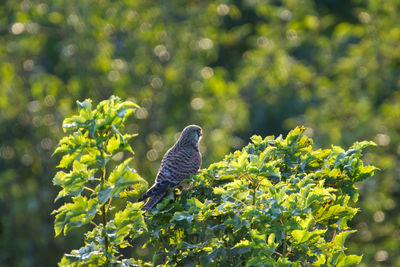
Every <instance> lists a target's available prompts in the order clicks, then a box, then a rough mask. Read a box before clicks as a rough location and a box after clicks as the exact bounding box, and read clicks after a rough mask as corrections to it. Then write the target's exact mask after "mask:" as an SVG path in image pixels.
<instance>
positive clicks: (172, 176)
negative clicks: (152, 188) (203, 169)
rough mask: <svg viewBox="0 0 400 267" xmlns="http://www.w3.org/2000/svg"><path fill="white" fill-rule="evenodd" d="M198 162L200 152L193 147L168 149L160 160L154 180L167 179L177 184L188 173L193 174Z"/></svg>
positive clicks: (199, 161)
mask: <svg viewBox="0 0 400 267" xmlns="http://www.w3.org/2000/svg"><path fill="white" fill-rule="evenodd" d="M200 164H201V156H200V153H199V152H197V151H196V150H194V149H180V150H177V151H168V152H167V153H166V154H165V156H164V158H163V160H162V162H161V166H160V170H159V172H158V175H157V178H156V182H163V181H167V182H168V183H170V184H172V185H174V184H175V185H177V184H179V183H180V182H181V181H182V180H183V179H186V178H188V177H189V175H190V174H195V173H196V172H197V171H198V170H199V168H200Z"/></svg>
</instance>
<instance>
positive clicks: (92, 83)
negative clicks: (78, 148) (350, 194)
mask: <svg viewBox="0 0 400 267" xmlns="http://www.w3.org/2000/svg"><path fill="white" fill-rule="evenodd" d="M399 11H400V2H399V1H397V0H385V1H382V0H381V1H379V0H365V1H362V0H324V1H317V0H314V1H311V0H286V1H274V0H267V1H261V0H243V1H240V0H224V1H219V0H218V1H205V0H203V1H182V0H176V1H148V0H133V1H132V0H120V1H106V0H79V1H78V0H70V1H63V0H52V1H50V0H42V1H39V0H23V1H15V0H3V1H2V2H1V5H0V125H1V127H0V140H1V141H0V265H2V266H54V265H55V264H56V263H57V262H58V261H59V260H60V259H61V256H62V254H63V253H66V252H69V251H70V250H71V249H75V248H79V247H81V246H82V236H81V235H82V233H83V231H84V229H83V230H74V231H72V233H71V234H70V235H68V236H67V237H57V238H56V239H55V238H54V231H53V220H54V217H53V216H52V215H50V213H51V211H52V210H53V209H54V208H55V207H58V206H59V205H61V204H62V203H59V202H57V203H55V204H54V203H53V199H54V197H55V196H56V193H57V190H58V188H55V187H54V186H53V185H52V182H51V180H52V178H53V176H54V174H55V172H56V169H55V165H56V162H57V160H58V158H57V157H51V154H52V152H53V150H54V147H55V145H56V143H57V140H58V139H59V138H60V137H61V136H63V132H62V129H61V122H62V120H63V118H64V117H65V116H67V115H71V114H72V113H73V112H76V103H75V101H76V100H83V99H85V98H88V97H89V98H92V99H93V100H94V103H98V102H99V101H100V100H103V99H105V98H108V97H109V96H110V95H112V94H115V95H118V96H120V97H121V98H123V99H131V100H133V101H135V102H136V103H138V104H139V105H140V106H141V109H139V110H138V111H137V112H136V114H135V116H134V117H135V118H132V119H131V120H130V121H129V124H128V126H127V131H129V132H139V134H140V135H139V137H138V138H136V139H134V140H133V141H132V146H133V148H134V150H135V151H136V156H135V161H134V162H135V163H134V164H135V166H134V167H135V168H137V169H138V171H139V172H140V174H141V175H142V176H143V177H145V178H146V179H147V180H148V181H149V182H152V181H153V180H154V177H155V174H156V171H157V168H158V166H159V163H160V160H161V158H162V156H163V154H164V153H165V151H166V150H167V149H168V147H170V146H171V145H172V144H173V143H174V141H175V138H176V134H177V133H178V132H179V131H180V130H181V129H182V128H183V127H184V126H186V125H187V124H191V123H195V124H199V125H201V126H202V127H203V131H204V138H203V141H202V147H201V149H202V152H203V155H204V157H203V161H204V163H203V167H207V166H208V165H209V164H210V163H211V162H214V161H216V160H220V159H221V158H222V157H223V155H225V154H226V153H228V152H230V151H233V150H235V149H238V148H241V147H242V146H244V145H245V144H246V143H247V142H248V140H249V137H250V136H251V135H252V134H259V135H262V136H266V135H271V134H275V135H279V134H281V133H282V134H285V133H287V131H288V130H289V129H291V128H293V127H295V126H296V125H306V126H307V127H308V130H307V134H308V135H309V136H312V137H313V138H314V140H315V143H316V144H315V145H316V146H317V147H329V146H330V145H331V144H335V145H341V146H344V147H348V146H349V145H350V144H351V143H353V142H355V141H357V140H365V139H366V140H373V141H375V142H376V143H377V144H378V147H377V148H374V149H369V152H368V153H367V154H366V155H365V161H366V162H367V163H373V164H375V165H376V166H377V167H379V168H380V169H381V171H379V172H377V174H376V175H375V177H373V178H372V179H369V180H367V181H365V182H363V183H361V184H359V185H358V187H359V190H360V202H359V203H358V205H359V207H360V212H359V214H358V215H357V216H356V218H355V219H354V220H353V221H352V227H354V228H356V229H357V230H358V232H357V233H355V234H353V235H352V236H351V238H350V239H349V240H348V241H347V244H348V247H349V250H350V251H349V253H356V254H364V258H363V261H362V264H361V266H400V215H399V214H400V205H399V203H400V176H399V173H400V168H399V167H398V166H399V155H400V136H399V134H398V133H399V131H400V91H399V88H400V20H399V17H398V16H399V15H398V14H399ZM138 253H141V254H143V251H138Z"/></svg>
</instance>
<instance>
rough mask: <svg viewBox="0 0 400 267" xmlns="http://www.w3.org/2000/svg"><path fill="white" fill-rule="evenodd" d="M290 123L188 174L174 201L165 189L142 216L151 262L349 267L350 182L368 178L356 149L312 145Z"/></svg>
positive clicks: (356, 258)
mask: <svg viewBox="0 0 400 267" xmlns="http://www.w3.org/2000/svg"><path fill="white" fill-rule="evenodd" d="M304 130H305V128H304V127H297V128H296V129H294V130H293V131H291V132H290V133H289V134H288V136H287V137H286V138H285V139H283V138H282V137H278V138H276V139H275V138H274V137H273V136H269V137H266V138H265V139H262V138H261V137H260V136H253V137H252V142H251V143H250V144H249V145H247V146H246V147H244V148H243V149H242V150H241V151H236V152H234V153H233V154H230V155H228V156H226V157H225V159H224V160H223V161H221V162H218V163H215V164H212V165H211V166H210V167H208V168H207V169H205V170H203V171H201V172H200V173H199V174H198V175H197V176H196V177H192V179H191V182H192V185H191V187H190V188H189V189H186V190H182V192H181V194H180V195H178V196H177V197H176V199H175V200H174V201H172V199H173V194H170V196H169V197H168V198H166V199H165V200H164V201H163V202H162V203H160V204H159V205H158V206H157V207H156V209H154V210H153V212H151V213H150V214H149V216H147V218H146V223H147V227H148V229H149V230H150V229H151V233H152V235H151V238H150V239H149V240H148V243H150V244H152V246H153V247H155V248H156V249H157V252H156V254H155V257H154V259H153V261H154V262H156V263H163V264H165V265H167V266H183V265H189V266H190V265H193V266H195V265H198V264H201V265H202V266H208V265H210V264H211V265H210V266H244V265H246V266H275V265H277V266H300V265H304V264H312V265H315V266H349V265H354V264H356V263H358V262H360V260H361V256H356V255H346V254H345V250H346V248H345V246H344V242H345V239H346V237H347V236H348V235H349V234H350V233H352V232H354V231H352V230H351V229H349V227H348V225H347V222H348V221H349V220H350V219H351V218H353V216H354V215H355V214H356V213H357V209H356V208H352V207H350V206H349V204H350V203H353V204H354V203H355V202H356V201H357V197H358V194H357V189H356V188H355V186H354V183H356V182H358V181H361V180H363V179H365V178H367V177H370V176H372V175H373V173H374V170H375V167H373V166H364V165H363V163H362V161H361V159H360V157H361V152H362V150H363V149H364V148H365V147H367V146H370V145H374V144H373V143H372V142H360V143H355V144H354V145H353V146H352V147H351V148H350V149H349V150H347V151H345V150H343V149H342V148H340V147H336V146H333V147H332V148H331V149H325V150H321V149H318V150H313V148H312V140H311V139H310V138H308V137H307V136H305V135H304Z"/></svg>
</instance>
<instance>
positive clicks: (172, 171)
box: [137, 125, 203, 212]
mask: <svg viewBox="0 0 400 267" xmlns="http://www.w3.org/2000/svg"><path fill="white" fill-rule="evenodd" d="M202 135H203V134H202V129H201V127H200V126H198V125H189V126H187V127H185V128H184V129H183V131H182V132H181V135H180V137H179V139H178V141H176V143H175V144H174V145H173V146H172V147H171V148H170V149H169V150H168V151H167V152H166V153H165V155H164V157H163V159H162V161H161V166H160V168H159V170H158V173H157V177H156V180H155V182H154V184H153V185H152V186H151V187H150V188H149V190H147V191H146V192H145V193H144V194H143V195H142V196H141V197H140V198H139V199H138V200H137V202H141V201H145V200H146V199H148V198H149V200H148V201H147V202H146V204H145V205H144V206H143V207H142V211H145V212H146V211H148V210H150V209H151V208H153V207H154V206H155V205H156V204H157V203H158V202H160V201H161V200H162V198H163V197H164V196H165V194H166V193H167V189H168V187H170V188H171V189H174V188H176V187H177V186H178V185H179V183H180V182H181V181H182V180H184V179H186V178H189V176H190V175H191V174H196V173H197V171H198V170H199V169H200V166H201V153H200V151H199V142H200V139H201V137H202Z"/></svg>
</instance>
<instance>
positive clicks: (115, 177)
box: [108, 158, 147, 196]
mask: <svg viewBox="0 0 400 267" xmlns="http://www.w3.org/2000/svg"><path fill="white" fill-rule="evenodd" d="M131 160H132V158H130V159H127V160H125V161H124V162H123V163H121V164H119V165H118V166H117V167H116V168H115V169H114V170H113V171H112V172H111V174H110V176H109V178H108V182H109V183H110V184H111V185H112V186H114V190H113V192H112V196H118V195H119V194H120V193H121V192H122V191H123V190H125V189H126V188H128V187H130V186H132V185H134V184H143V185H146V186H147V182H146V181H145V180H143V178H141V177H140V176H139V174H138V173H137V172H136V171H135V170H134V169H131V168H130V167H129V166H128V164H129V162H130V161H131Z"/></svg>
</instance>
